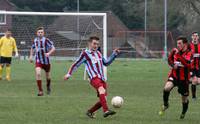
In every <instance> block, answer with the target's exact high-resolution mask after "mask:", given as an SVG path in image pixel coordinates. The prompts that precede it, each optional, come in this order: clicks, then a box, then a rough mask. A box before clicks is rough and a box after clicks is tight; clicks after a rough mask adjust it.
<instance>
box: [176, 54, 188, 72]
mask: <svg viewBox="0 0 200 124" xmlns="http://www.w3.org/2000/svg"><path fill="white" fill-rule="evenodd" d="M191 56H192V54H191V52H189V53H188V54H187V55H186V56H185V58H184V57H183V56H181V55H180V54H178V56H177V58H178V59H179V60H180V62H181V63H182V64H183V65H184V66H186V67H189V68H190V67H191Z"/></svg>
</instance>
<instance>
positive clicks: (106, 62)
mask: <svg viewBox="0 0 200 124" xmlns="http://www.w3.org/2000/svg"><path fill="white" fill-rule="evenodd" d="M119 53H120V50H119V49H115V50H114V51H113V53H112V54H111V55H110V56H109V57H108V59H107V60H106V59H105V58H103V65H105V66H108V65H110V64H111V63H112V62H113V61H114V60H115V58H116V57H117V55H118V54H119Z"/></svg>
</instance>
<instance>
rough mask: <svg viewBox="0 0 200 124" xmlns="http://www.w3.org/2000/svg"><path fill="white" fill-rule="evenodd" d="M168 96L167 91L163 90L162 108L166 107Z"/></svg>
mask: <svg viewBox="0 0 200 124" xmlns="http://www.w3.org/2000/svg"><path fill="white" fill-rule="evenodd" d="M169 94H170V92H169V91H165V90H163V102H164V106H168V101H169Z"/></svg>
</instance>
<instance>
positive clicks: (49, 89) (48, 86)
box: [43, 64, 51, 95]
mask: <svg viewBox="0 0 200 124" xmlns="http://www.w3.org/2000/svg"><path fill="white" fill-rule="evenodd" d="M44 66H45V67H43V69H44V70H45V74H46V87H47V94H48V95H49V94H50V93H51V75H50V67H51V66H50V64H49V65H44Z"/></svg>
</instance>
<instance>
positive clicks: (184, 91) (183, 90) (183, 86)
mask: <svg viewBox="0 0 200 124" xmlns="http://www.w3.org/2000/svg"><path fill="white" fill-rule="evenodd" d="M178 92H179V93H180V94H181V96H182V112H181V115H180V119H183V118H184V117H185V114H186V112H187V110H188V104H189V100H188V96H189V83H188V82H186V81H180V82H179V84H178Z"/></svg>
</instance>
